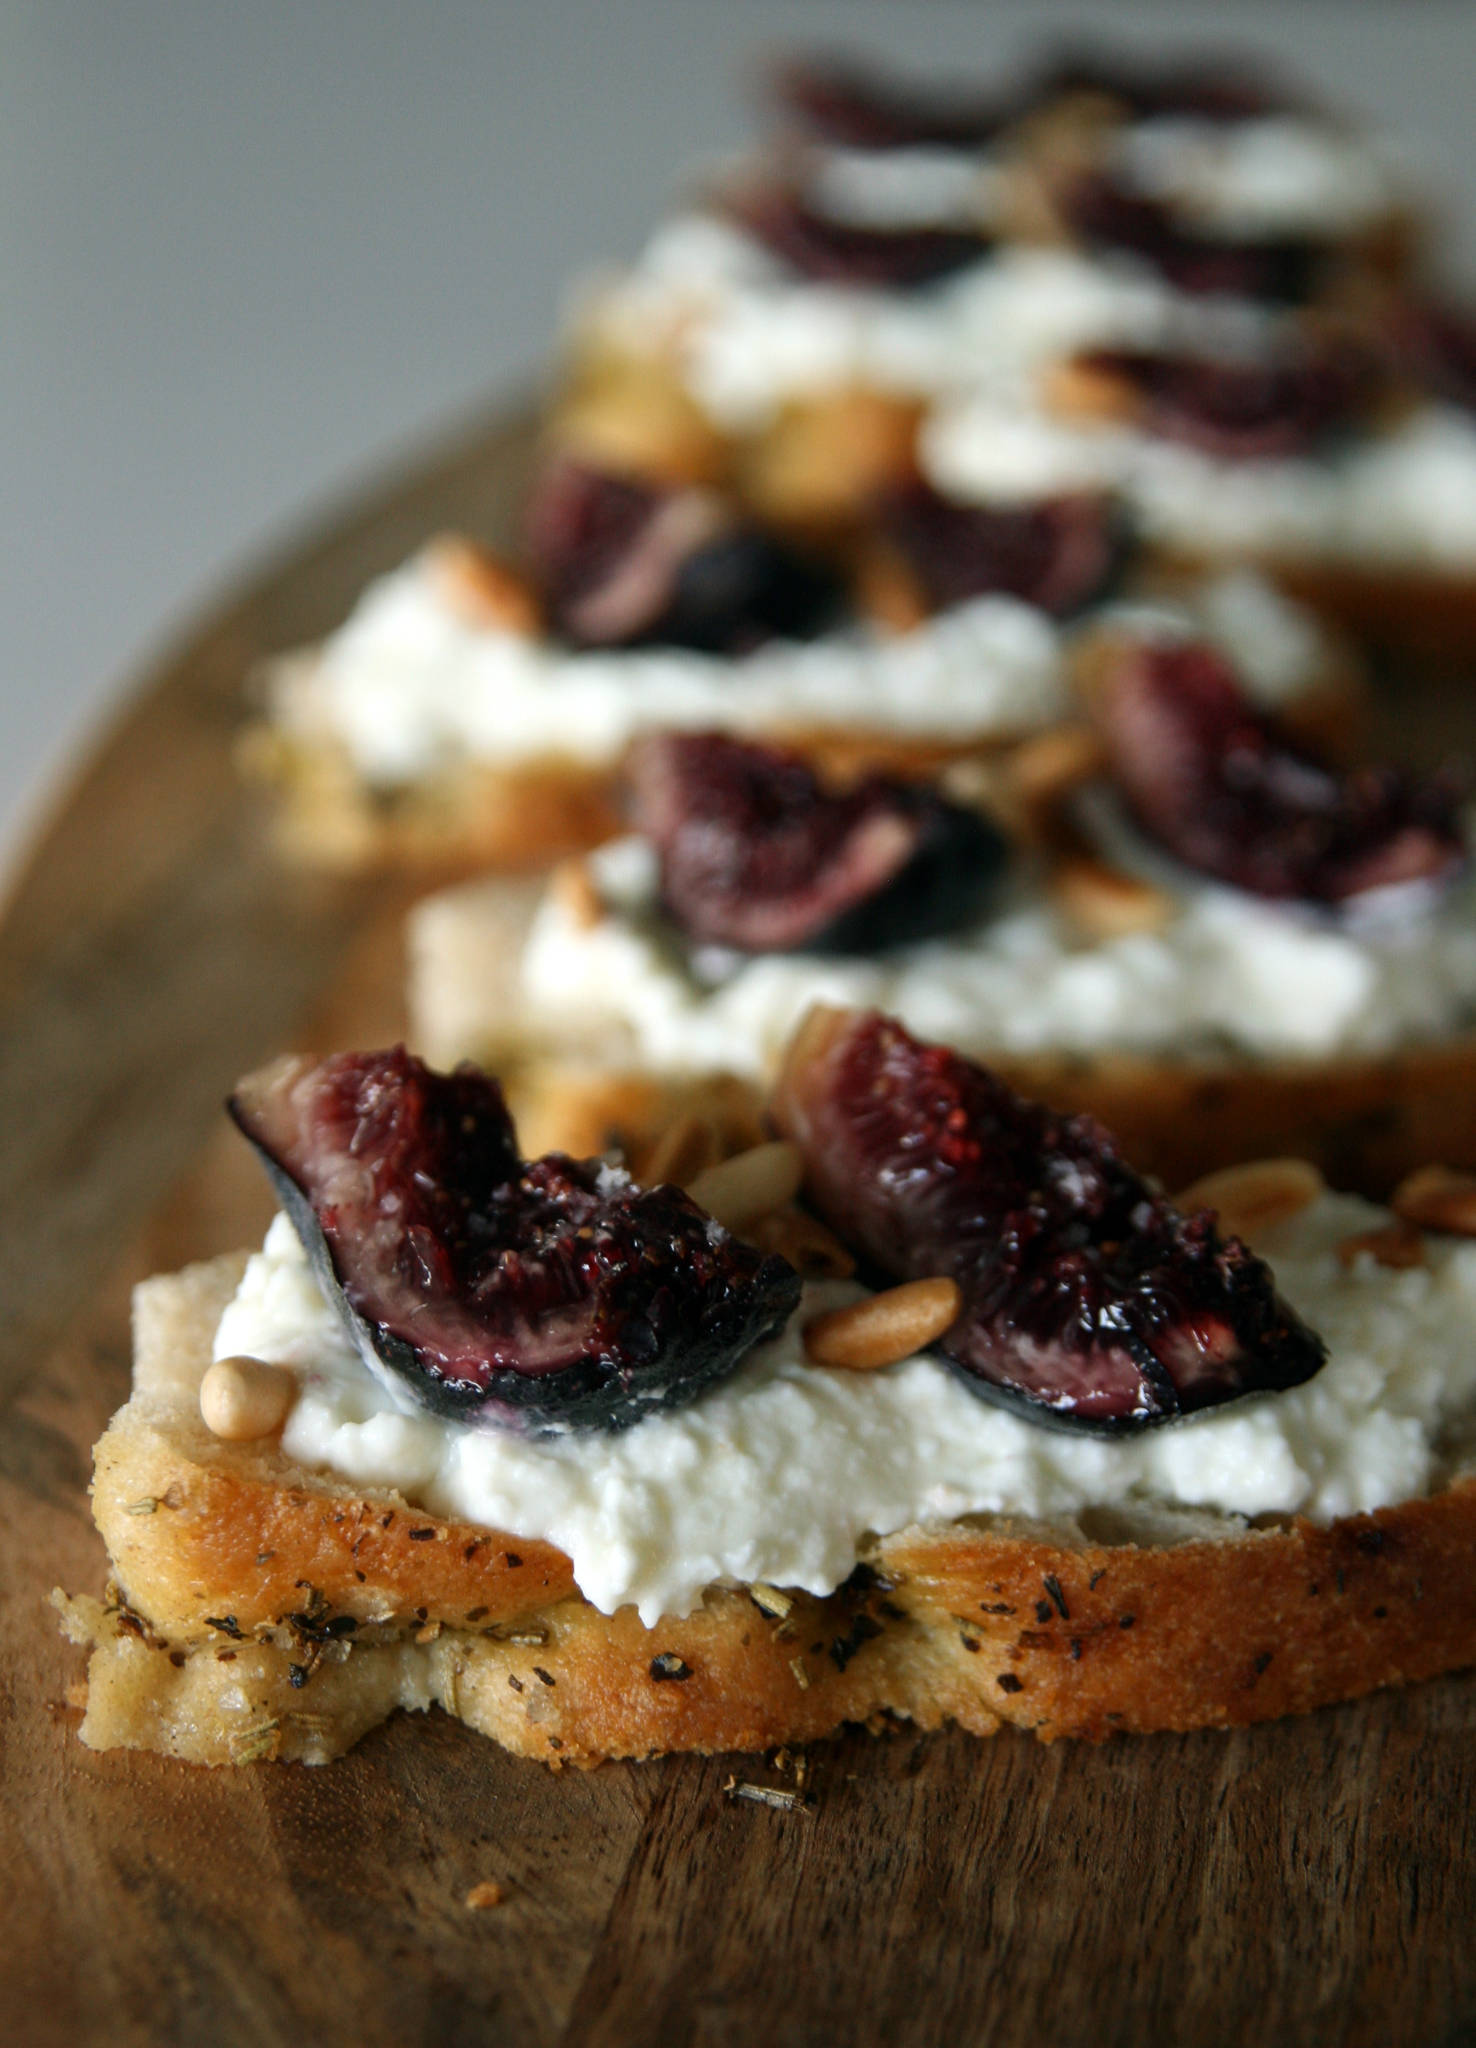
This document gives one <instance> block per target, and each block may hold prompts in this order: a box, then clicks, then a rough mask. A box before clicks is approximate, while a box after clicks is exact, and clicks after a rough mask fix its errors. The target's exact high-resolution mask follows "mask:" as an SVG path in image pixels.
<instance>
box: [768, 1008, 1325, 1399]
mask: <svg viewBox="0 0 1476 2048" xmlns="http://www.w3.org/2000/svg"><path fill="white" fill-rule="evenodd" d="M771 1113H772V1116H773V1119H774V1122H775V1124H776V1125H777V1127H778V1129H779V1130H780V1131H782V1132H783V1133H784V1135H785V1136H786V1137H788V1138H791V1139H793V1140H794V1141H795V1142H796V1143H797V1144H798V1145H799V1146H800V1147H801V1149H802V1151H803V1153H804V1157H805V1188H806V1193H807V1194H808V1196H809V1198H810V1200H811V1201H812V1202H813V1203H814V1205H815V1206H816V1208H817V1209H818V1210H819V1212H820V1214H821V1216H823V1217H824V1219H825V1221H826V1222H827V1223H828V1224H829V1225H830V1227H831V1228H832V1229H833V1230H834V1231H836V1233H837V1234H838V1235H839V1236H840V1237H842V1238H843V1239H844V1240H845V1241H846V1243H847V1244H848V1245H849V1246H850V1247H851V1248H852V1249H853V1250H855V1251H857V1252H859V1253H860V1254H861V1255H862V1256H863V1257H864V1258H865V1259H866V1260H867V1261H869V1263H870V1266H871V1268H872V1270H873V1272H875V1273H878V1274H884V1275H886V1276H888V1277H890V1278H893V1279H900V1280H915V1279H923V1278H928V1277H933V1276H936V1277H939V1278H943V1279H952V1280H955V1281H956V1282H957V1283H958V1287H959V1290H960V1293H961V1295H962V1301H963V1306H962V1310H961V1312H960V1315H959V1318H958V1320H957V1322H956V1323H955V1324H954V1325H953V1327H952V1329H950V1330H948V1331H947V1332H945V1334H944V1336H943V1337H942V1338H941V1339H940V1340H939V1344H938V1347H937V1348H938V1349H939V1350H940V1351H941V1352H942V1354H943V1356H944V1357H945V1358H947V1359H948V1360H949V1361H950V1362H951V1363H952V1364H953V1365H955V1366H956V1367H957V1368H958V1370H959V1372H960V1373H961V1374H962V1375H963V1377H964V1379H965V1380H966V1382H967V1383H968V1385H969V1386H970V1387H972V1388H973V1389H974V1390H975V1391H976V1392H978V1393H980V1394H983V1395H986V1396H987V1397H989V1398H990V1399H995V1400H1000V1401H1003V1402H1004V1403H1006V1404H1007V1405H1010V1406H1013V1407H1015V1408H1017V1409H1020V1410H1022V1411H1023V1412H1024V1413H1026V1414H1028V1415H1029V1416H1030V1417H1031V1418H1032V1419H1034V1420H1035V1421H1038V1422H1044V1423H1051V1424H1058V1425H1061V1426H1063V1427H1069V1428H1072V1429H1088V1430H1095V1431H1097V1432H1099V1433H1105V1434H1118V1433H1122V1432H1125V1431H1128V1430H1134V1429H1139V1428H1142V1427H1144V1426H1145V1425H1147V1424H1150V1423H1158V1422H1166V1421H1168V1420H1170V1419H1171V1418H1172V1417H1174V1416H1178V1415H1187V1414H1191V1413H1193V1412H1195V1411H1196V1410H1199V1409H1203V1408H1209V1407H1213V1406H1216V1405H1218V1404H1219V1403H1221V1402H1225V1401H1229V1400H1232V1399H1234V1398H1235V1397H1236V1396H1237V1395H1240V1394H1247V1393H1252V1392H1255V1391H1258V1390H1266V1389H1274V1388H1281V1387H1290V1386H1295V1385H1297V1384H1298V1383H1299V1382H1300V1381H1302V1380H1306V1379H1310V1378H1311V1376H1312V1374H1313V1373H1315V1372H1316V1371H1317V1369H1318V1367H1319V1366H1320V1365H1321V1364H1322V1362H1323V1358H1324V1349H1323V1345H1322V1343H1321V1340H1320V1339H1319V1338H1317V1337H1316V1336H1314V1335H1313V1333H1312V1332H1311V1331H1310V1330H1309V1329H1307V1328H1306V1327H1305V1325H1304V1324H1303V1323H1301V1322H1300V1321H1299V1320H1298V1318H1297V1317H1296V1316H1295V1315H1294V1314H1293V1312H1292V1311H1291V1309H1290V1308H1288V1307H1287V1305H1286V1303H1285V1302H1283V1301H1282V1300H1281V1299H1280V1298H1279V1297H1278V1295H1277V1293H1276V1288H1275V1284H1274V1282H1273V1280H1272V1276H1271V1273H1270V1270H1269V1268H1268V1267H1267V1266H1266V1265H1265V1264H1264V1263H1263V1262H1262V1261H1261V1260H1260V1259H1258V1258H1256V1257H1255V1256H1254V1255H1253V1254H1252V1253H1251V1252H1249V1251H1248V1250H1247V1249H1246V1247H1245V1246H1244V1245H1243V1244H1242V1243H1241V1242H1240V1241H1239V1239H1238V1238H1233V1237H1232V1238H1228V1239H1222V1238H1221V1237H1220V1235H1219V1233H1218V1232H1217V1230H1216V1228H1215V1221H1214V1217H1213V1216H1212V1214H1211V1213H1210V1212H1209V1211H1208V1210H1201V1211H1199V1212H1198V1213H1197V1214H1196V1215H1193V1216H1181V1215H1179V1214H1178V1213H1177V1211H1175V1210H1174V1209H1173V1208H1171V1207H1170V1205H1169V1204H1168V1202H1166V1201H1165V1200H1164V1199H1163V1197H1162V1196H1161V1195H1159V1194H1156V1193H1155V1192H1154V1190H1153V1189H1152V1188H1151V1187H1150V1186H1149V1184H1148V1183H1147V1182H1146V1181H1145V1180H1143V1179H1142V1178H1141V1177H1140V1176H1139V1175H1138V1174H1136V1173H1134V1172H1133V1170H1132V1169H1131V1167H1129V1166H1126V1165H1124V1163H1123V1162H1122V1160H1121V1159H1120V1158H1119V1157H1118V1154H1117V1150H1116V1147H1115V1146H1114V1144H1113V1142H1112V1139H1111V1138H1110V1137H1109V1136H1108V1134H1107V1133H1106V1131H1104V1130H1103V1129H1102V1127H1101V1126H1100V1125H1099V1124H1097V1123H1096V1122H1095V1121H1094V1120H1093V1119H1092V1118H1090V1117H1059V1116H1056V1115H1054V1114H1052V1112H1051V1111H1049V1110H1047V1109H1044V1108H1042V1107H1041V1106H1040V1105H1039V1104H1038V1103H1032V1102H1026V1101H1024V1100H1022V1098H1021V1097H1020V1096H1018V1095H1016V1094H1014V1093H1013V1091H1012V1090H1011V1089H1009V1088H1007V1087H1006V1086H1005V1085H1004V1083H1003V1082H1002V1081H1000V1080H998V1079H997V1078H996V1077H995V1076H994V1075H993V1074H991V1073H990V1072H989V1071H988V1070H987V1069H986V1068H984V1067H981V1066H976V1065H975V1064H974V1062H973V1061H971V1060H966V1059H964V1058H962V1057H961V1056H960V1055H959V1054H957V1053H954V1052H950V1051H948V1050H947V1049H946V1048H945V1047H942V1046H936V1045H925V1044H922V1043H920V1042H919V1041H918V1040H917V1039H915V1038H912V1037H910V1036H909V1035H908V1033H907V1032H906V1031H904V1030H903V1029H902V1027H901V1026H900V1025H899V1024H897V1023H896V1022H894V1021H893V1020H892V1019H890V1018H886V1017H883V1016H880V1015H879V1014H877V1013H876V1012H875V1011H871V1012H864V1011H844V1010H827V1009H823V1008H821V1009H816V1010H812V1011H811V1013H810V1015H809V1017H808V1018H807V1019H806V1020H805V1022H804V1023H803V1024H802V1025H801V1026H800V1029H799V1031H798V1032H797V1034H796V1036H795V1038H794V1040H793V1042H792V1044H791V1046H790V1049H789V1052H788V1055H787V1057H786V1060H785V1064H784V1069H783V1072H782V1073H781V1075H780V1077H779V1081H778V1084H777V1086H776V1090H775V1094H774V1098H773V1102H772V1104H771Z"/></svg>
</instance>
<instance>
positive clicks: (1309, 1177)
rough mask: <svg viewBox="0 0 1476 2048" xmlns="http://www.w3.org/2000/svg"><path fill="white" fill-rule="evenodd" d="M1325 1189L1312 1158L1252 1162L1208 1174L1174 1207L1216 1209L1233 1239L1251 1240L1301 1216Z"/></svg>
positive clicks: (1188, 1190) (1180, 1197)
mask: <svg viewBox="0 0 1476 2048" xmlns="http://www.w3.org/2000/svg"><path fill="white" fill-rule="evenodd" d="M1326 1185H1327V1183H1326V1181H1324V1180H1323V1178H1322V1175H1321V1174H1320V1173H1319V1172H1318V1171H1317V1168H1316V1167H1315V1166H1313V1165H1312V1164H1311V1162H1310V1161H1309V1160H1306V1159H1252V1160H1250V1161H1248V1162H1247V1164H1246V1165H1244V1166H1223V1167H1221V1169H1220V1171H1219V1172H1218V1173H1207V1174H1205V1175H1203V1176H1202V1178H1201V1179H1199V1180H1197V1181H1195V1182H1194V1183H1193V1185H1192V1186H1190V1187H1187V1188H1185V1190H1184V1192H1183V1193H1182V1194H1181V1195H1176V1196H1175V1197H1174V1207H1175V1208H1176V1209H1181V1210H1182V1211H1183V1212H1184V1213H1185V1214H1186V1215H1187V1214H1189V1212H1190V1211H1191V1210H1194V1209H1213V1210H1214V1212H1215V1214H1216V1216H1217V1217H1218V1218H1219V1221H1220V1228H1221V1230H1223V1231H1224V1232H1225V1234H1226V1235H1227V1236H1228V1237H1247V1238H1248V1237H1253V1236H1255V1234H1256V1233H1257V1232H1258V1231H1262V1230H1267V1229H1269V1228H1270V1227H1271V1226H1272V1225H1273V1224H1276V1223H1284V1222H1285V1221H1286V1220H1287V1218H1288V1217H1289V1216H1295V1215H1297V1214H1298V1213H1299V1212H1300V1211H1301V1210H1303V1209H1305V1208H1306V1207H1307V1205H1308V1203H1309V1202H1315V1201H1316V1200H1317V1197H1318V1196H1319V1195H1320V1194H1321V1193H1322V1192H1323V1189H1324V1188H1325V1187H1326Z"/></svg>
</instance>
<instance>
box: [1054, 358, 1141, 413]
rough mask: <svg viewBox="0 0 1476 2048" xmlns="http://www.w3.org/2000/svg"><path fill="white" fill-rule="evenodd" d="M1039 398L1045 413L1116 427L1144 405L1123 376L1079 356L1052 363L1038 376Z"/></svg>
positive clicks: (1139, 410)
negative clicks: (1111, 424)
mask: <svg viewBox="0 0 1476 2048" xmlns="http://www.w3.org/2000/svg"><path fill="white" fill-rule="evenodd" d="M1040 395H1041V400H1042V403H1043V404H1044V406H1045V409H1046V411H1047V412H1049V413H1054V414H1055V416H1056V418H1057V419H1067V420H1093V421H1096V420H1101V421H1110V422H1112V423H1113V424H1117V423H1119V422H1126V421H1129V420H1132V419H1135V418H1136V417H1137V415H1138V414H1139V412H1141V410H1142V404H1143V401H1142V400H1141V399H1140V398H1139V396H1138V394H1137V392H1136V391H1135V390H1134V389H1133V386H1132V384H1131V382H1130V381H1129V380H1128V379H1127V378H1126V377H1124V376H1121V375H1119V374H1118V372H1116V371H1115V370H1110V369H1105V368H1103V367H1102V366H1101V365H1100V364H1098V363H1093V362H1090V361H1087V360H1085V359H1083V358H1082V357H1081V356H1069V357H1067V359H1066V360H1065V361H1064V362H1058V363H1052V364H1051V365H1050V367H1049V368H1048V369H1047V370H1046V371H1045V372H1044V373H1043V375H1042V377H1041V390H1040Z"/></svg>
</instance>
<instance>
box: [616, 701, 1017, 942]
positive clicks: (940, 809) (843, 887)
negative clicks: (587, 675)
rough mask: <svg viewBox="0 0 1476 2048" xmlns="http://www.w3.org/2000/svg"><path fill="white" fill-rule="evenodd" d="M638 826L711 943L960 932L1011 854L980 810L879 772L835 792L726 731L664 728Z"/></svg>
mask: <svg viewBox="0 0 1476 2048" xmlns="http://www.w3.org/2000/svg"><path fill="white" fill-rule="evenodd" d="M630 776H631V784H632V789H633V792H634V798H635V822H636V824H637V826H638V827H639V829H640V830H641V831H642V832H644V833H645V834H646V836H647V837H648V838H649V839H651V840H652V842H653V843H654V844H655V846H656V848H657V850H658V852H659V854H660V856H661V893H662V901H663V904H664V906H665V908H666V910H667V911H668V912H669V913H670V915H671V916H672V917H673V918H674V919H675V920H676V922H677V923H678V924H679V925H680V926H681V928H682V930H683V932H684V933H685V934H686V936H687V937H688V938H689V939H691V940H693V941H695V942H696V943H697V944H700V945H716V946H730V947H733V948H734V949H736V950H737V951H739V952H744V953H788V952H811V953H821V952H823V953H876V952H880V951H882V950H883V949H885V948H886V947H888V946H897V945H905V944H911V943H913V942H914V941H916V940H919V939H927V938H933V937H936V936H937V935H939V934H940V933H943V932H949V931H956V930H957V929H958V928H959V927H960V926H962V925H965V924H968V923H971V922H972V921H973V920H975V919H976V918H978V917H979V916H981V915H982V914H983V912H984V910H985V908H986V906H987V905H988V903H989V901H990V899H991V898H992V897H993V896H994V894H995V893H996V892H997V889H998V886H999V883H1000V880H1001V878H1002V876H1003V873H1004V869H1005V865H1006V862H1007V859H1008V853H1007V849H1006V846H1005V842H1004V840H1003V839H1002V838H1001V837H1000V835H999V833H998V832H997V831H996V830H995V829H994V827H993V826H992V825H990V824H988V823H987V822H986V821H985V819H983V818H982V817H981V816H980V815H979V814H978V813H977V812H976V811H972V810H967V809H965V808H964V807H963V806H961V805H959V804H951V803H949V802H947V800H946V799H945V798H943V797H942V796H940V795H939V794H938V792H937V791H936V790H934V789H932V788H930V787H928V786H926V785H923V784H916V783H906V782H897V781H891V780H888V779H886V778H885V777H882V776H872V777H870V778H869V779H868V780H866V781H864V782H861V783H858V784H855V785H853V786H852V787H851V788H849V789H845V790H827V789H826V788H825V787H824V786H823V785H822V784H821V782H820V781H819V779H818V778H817V777H816V775H815V774H814V772H813V770H812V769H811V768H810V767H809V766H808V765H807V764H806V763H805V762H804V761H803V760H801V759H800V758H799V756H798V755H796V754H790V753H785V752H783V751H782V750H780V749H779V748H776V747H764V746H754V745H750V744H747V743H745V742H744V741H741V740H735V739H730V738H728V737H727V736H726V735H725V734H723V733H716V732H709V733H662V734H657V735H654V736H653V737H652V738H650V739H647V740H643V741H642V742H641V743H640V745H639V746H638V747H637V748H636V749H635V751H634V754H633V755H632V759H631V765H630Z"/></svg>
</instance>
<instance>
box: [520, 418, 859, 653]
mask: <svg viewBox="0 0 1476 2048" xmlns="http://www.w3.org/2000/svg"><path fill="white" fill-rule="evenodd" d="M527 530H528V544H529V551H530V554H531V556H532V559H533V564H534V568H535V572H536V574H537V577H538V580H539V582H540V584H541V586H542V588H543V590H544V593H545V595H546V598H547V603H548V610H549V616H550V621H551V623H552V625H553V628H554V630H555V631H556V632H558V633H560V634H562V635H563V637H564V638H565V639H566V640H570V641H572V642H573V643H574V644H575V645H576V646H580V647H631V646H650V645H660V646H670V647H691V648H695V649H697V650H699V651H701V652H704V653H709V654H738V653H742V652H744V651H745V650H746V649H748V648H751V647H754V646H757V645H758V644H759V643H760V642H762V641H765V640H770V639H773V638H775V637H785V638H790V639H807V638H809V637H810V636H811V635H813V634H815V633H818V632H821V631H822V630H823V629H824V628H825V627H826V626H827V625H829V624H830V623H831V621H832V620H833V619H834V617H835V615H836V613H837V611H838V609H839V605H840V595H841V592H840V584H839V581H838V579H837V577H836V576H835V575H834V573H833V572H832V571H831V570H830V569H829V568H827V567H826V566H825V565H824V564H822V563H820V562H817V561H815V560H813V559H812V558H810V557H808V556H806V555H802V554H800V553H798V552H797V551H796V550H795V549H794V548H791V547H789V546H788V545H787V544H786V543H784V542H782V541H780V540H777V539H776V538H775V537H774V536H773V535H771V534H768V533H765V532H763V531H761V530H760V529H759V528H758V527H756V526H755V525H753V524H752V522H751V521H748V520H746V519H744V518H743V517H742V516H741V515H740V514H739V513H738V511H737V510H736V508H735V507H734V506H733V505H732V504H731V503H729V502H728V501H727V500H725V499H724V498H722V497H721V496H720V495H719V494H718V493H717V492H715V491H707V490H701V489H697V488H694V487H691V486H660V485H656V484H653V483H649V482H645V481H641V480H638V479H636V478H634V477H626V476H614V475H611V474H609V473H607V472H605V471H603V470H598V469H594V468H592V467H591V466H590V465H588V464H587V463H582V462H577V461H575V460H574V459H573V458H572V457H568V456H559V457H556V458H555V459H554V460H553V461H551V462H549V463H548V464H547V465H546V466H545V468H544V469H543V471H542V473H541V475H540V476H539V478H538V480H537V483H536V484H535V487H534V490H533V493H532V497H531V499H530V502H529V507H528V514H527Z"/></svg>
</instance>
